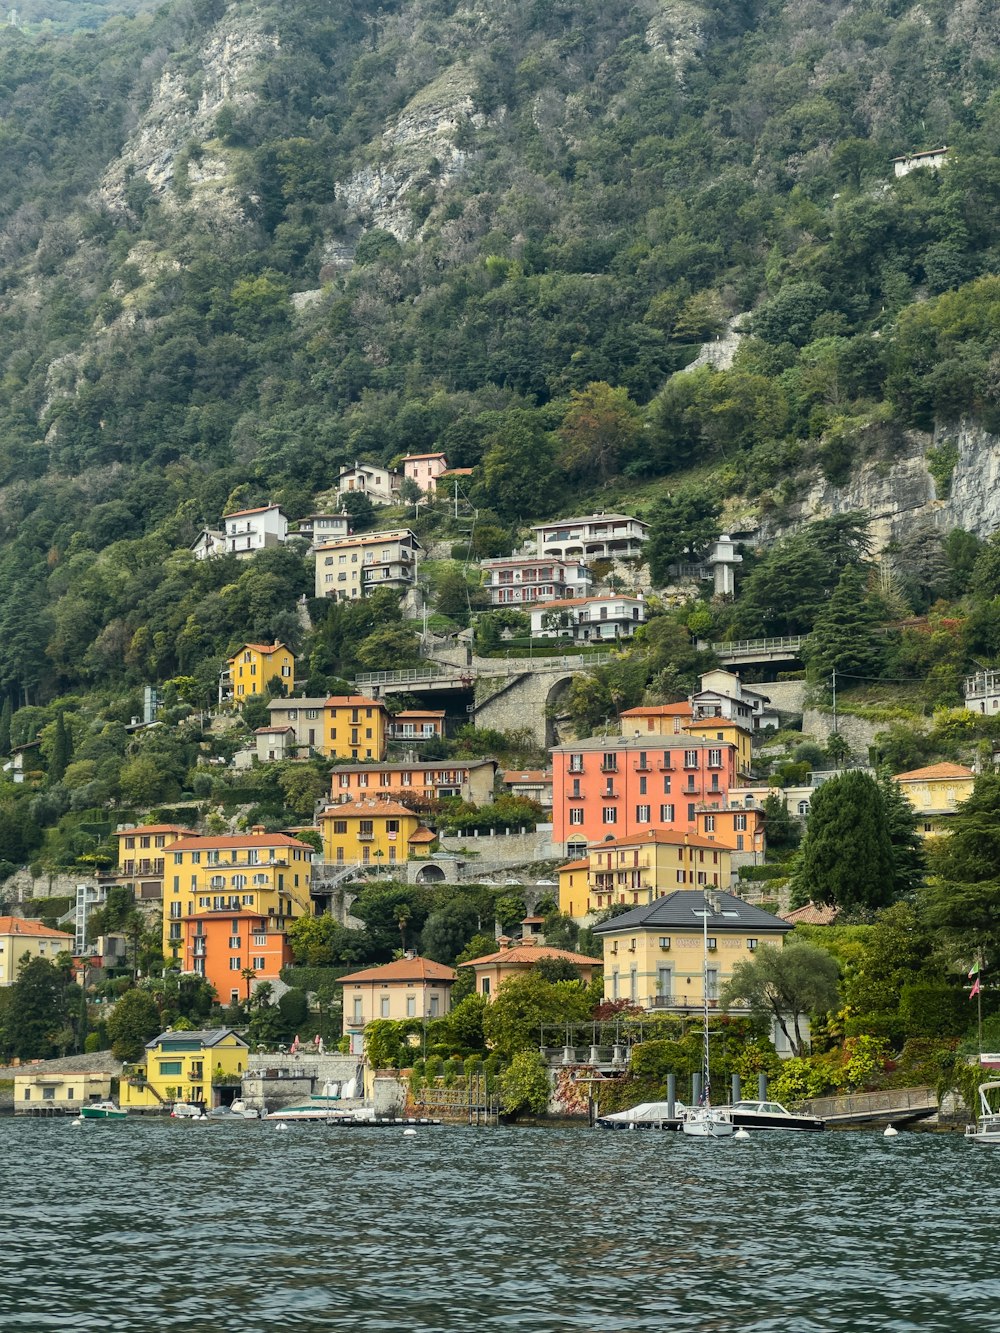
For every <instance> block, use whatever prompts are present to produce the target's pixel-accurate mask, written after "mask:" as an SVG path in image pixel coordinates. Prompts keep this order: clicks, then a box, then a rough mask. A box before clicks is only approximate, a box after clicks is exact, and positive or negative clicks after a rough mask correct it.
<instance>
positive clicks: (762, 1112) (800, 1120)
mask: <svg viewBox="0 0 1000 1333" xmlns="http://www.w3.org/2000/svg"><path fill="white" fill-rule="evenodd" d="M719 1114H720V1115H722V1116H724V1117H725V1118H726V1119H727V1120H731V1121H732V1123H733V1125H734V1127H735V1128H737V1129H792V1130H806V1131H815V1130H819V1129H826V1125H825V1124H824V1122H823V1121H822V1120H820V1118H819V1116H816V1115H795V1114H794V1113H793V1112H791V1111H786V1110H785V1108H784V1107H783V1106H782V1105H781V1103H780V1102H752V1101H743V1102H733V1104H732V1105H731V1106H721V1107H720V1108H719Z"/></svg>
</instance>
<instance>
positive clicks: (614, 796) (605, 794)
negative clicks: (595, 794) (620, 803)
mask: <svg viewBox="0 0 1000 1333" xmlns="http://www.w3.org/2000/svg"><path fill="white" fill-rule="evenodd" d="M620 795H621V792H620V791H619V790H618V789H617V787H608V788H607V789H606V790H605V791H602V792H601V800H603V801H617V800H618V797H619V796H620Z"/></svg>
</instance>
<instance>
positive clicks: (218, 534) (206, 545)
mask: <svg viewBox="0 0 1000 1333" xmlns="http://www.w3.org/2000/svg"><path fill="white" fill-rule="evenodd" d="M225 553H226V534H225V533H224V532H223V531H222V530H221V529H219V528H202V530H201V532H199V533H198V536H197V537H196V538H195V539H194V541H193V542H192V543H191V554H192V555H193V556H194V558H195V559H196V560H211V559H212V557H213V556H215V555H225Z"/></svg>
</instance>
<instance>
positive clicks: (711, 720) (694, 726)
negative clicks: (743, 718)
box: [684, 717, 750, 736]
mask: <svg viewBox="0 0 1000 1333" xmlns="http://www.w3.org/2000/svg"><path fill="white" fill-rule="evenodd" d="M719 727H739V729H740V731H743V732H746V734H747V735H748V736H749V735H750V730H749V728H748V727H744V726H743V724H742V723H741V722H737V721H736V719H735V718H733V717H699V718H698V719H696V720H695V721H694V722H689V723H688V724H687V726H686V727H685V728H684V730H685V731H687V732H691V731H710V730H712V729H713V728H716V729H717V728H719Z"/></svg>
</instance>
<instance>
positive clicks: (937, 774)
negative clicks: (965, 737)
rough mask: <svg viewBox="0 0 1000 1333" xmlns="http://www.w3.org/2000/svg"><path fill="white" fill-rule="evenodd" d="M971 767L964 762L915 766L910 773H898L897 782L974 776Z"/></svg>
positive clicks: (930, 780)
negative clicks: (922, 766)
mask: <svg viewBox="0 0 1000 1333" xmlns="http://www.w3.org/2000/svg"><path fill="white" fill-rule="evenodd" d="M975 776H976V775H975V773H973V771H972V769H971V768H966V767H965V766H964V765H962V764H947V763H946V764H931V765H930V766H929V767H928V768H913V769H911V770H910V771H909V773H897V774H896V778H895V781H896V782H933V781H934V780H935V779H941V778H974V777H975Z"/></svg>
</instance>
